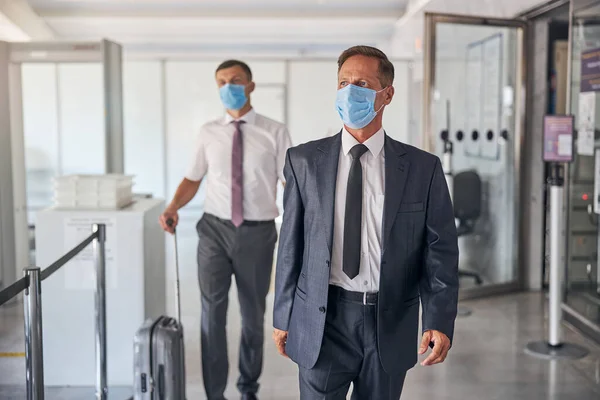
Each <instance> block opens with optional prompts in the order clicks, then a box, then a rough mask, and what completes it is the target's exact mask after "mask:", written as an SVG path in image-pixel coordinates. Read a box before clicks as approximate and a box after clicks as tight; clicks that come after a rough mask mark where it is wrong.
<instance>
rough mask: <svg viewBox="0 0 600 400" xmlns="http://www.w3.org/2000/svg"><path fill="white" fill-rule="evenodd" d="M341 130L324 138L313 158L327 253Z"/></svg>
mask: <svg viewBox="0 0 600 400" xmlns="http://www.w3.org/2000/svg"><path fill="white" fill-rule="evenodd" d="M341 138H342V137H341V132H340V133H338V134H337V135H335V136H333V137H331V138H330V139H329V140H326V141H324V142H323V144H321V146H319V148H318V152H319V154H318V155H317V158H316V160H315V164H316V165H315V167H316V170H315V171H316V174H317V188H318V191H319V201H320V204H321V210H322V213H323V214H322V215H323V221H322V222H321V221H320V222H319V223H322V225H323V233H324V234H325V238H326V240H327V247H328V248H329V254H331V248H332V241H333V217H334V210H335V188H336V183H337V170H338V161H339V155H340V148H341V146H342V139H341Z"/></svg>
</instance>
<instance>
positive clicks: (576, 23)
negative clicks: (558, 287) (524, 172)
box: [566, 1, 600, 325]
mask: <svg viewBox="0 0 600 400" xmlns="http://www.w3.org/2000/svg"><path fill="white" fill-rule="evenodd" d="M571 36H572V52H571V87H570V89H571V103H570V105H571V107H570V112H571V113H572V114H573V115H575V121H576V125H577V134H578V137H579V138H583V137H585V136H587V135H586V133H587V132H589V134H590V135H591V138H592V141H593V142H592V143H593V145H592V146H578V148H577V151H576V152H575V159H574V162H573V163H572V164H571V166H570V169H569V178H570V179H569V190H568V196H569V197H568V200H569V202H568V204H569V208H568V218H567V220H568V232H567V287H566V288H567V297H566V303H567V305H568V306H569V307H570V308H571V309H573V310H575V311H576V313H578V314H579V315H580V316H583V318H585V319H586V320H588V321H593V322H594V323H595V324H596V325H599V324H600V263H598V254H599V250H600V240H599V239H600V236H599V234H598V229H599V226H600V224H599V215H598V213H600V207H598V204H597V203H599V202H600V180H599V178H600V176H599V175H598V172H599V171H600V96H599V94H598V90H599V89H597V88H594V87H593V79H594V76H593V75H594V73H595V72H594V69H595V68H596V69H597V67H594V62H595V61H594V60H597V59H598V54H597V52H599V51H600V2H599V1H596V2H590V1H588V2H586V3H585V4H581V2H575V4H574V18H573V22H572V25H571ZM582 63H583V64H585V65H582ZM583 70H585V72H583V73H582V71H583ZM582 144H583V142H582ZM588 147H589V148H588Z"/></svg>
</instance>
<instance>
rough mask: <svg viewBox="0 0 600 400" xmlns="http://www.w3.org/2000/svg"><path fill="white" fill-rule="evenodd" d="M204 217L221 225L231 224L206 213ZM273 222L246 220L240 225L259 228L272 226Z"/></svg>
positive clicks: (228, 220) (226, 220) (229, 221)
mask: <svg viewBox="0 0 600 400" xmlns="http://www.w3.org/2000/svg"><path fill="white" fill-rule="evenodd" d="M204 215H205V216H206V217H209V218H212V219H214V220H216V221H219V222H221V223H223V224H233V223H232V222H231V220H230V219H223V218H219V217H217V216H215V215H212V214H208V213H206V214H204ZM274 222H275V220H272V219H270V220H267V221H248V220H244V222H243V223H242V225H244V226H259V225H268V224H272V223H274Z"/></svg>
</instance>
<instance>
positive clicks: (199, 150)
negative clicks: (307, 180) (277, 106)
mask: <svg viewBox="0 0 600 400" xmlns="http://www.w3.org/2000/svg"><path fill="white" fill-rule="evenodd" d="M240 120H242V121H244V123H243V124H241V125H240V129H241V130H242V138H243V139H242V140H243V159H244V161H243V169H244V173H243V179H244V189H243V190H244V194H243V197H244V219H245V220H248V221H268V220H272V219H275V218H277V216H278V215H279V210H278V208H277V203H276V200H277V182H278V180H281V181H282V182H283V181H284V176H283V167H284V164H285V155H286V151H287V149H288V148H289V147H290V146H291V139H290V135H289V133H288V130H287V128H286V127H285V125H283V124H281V123H279V122H276V121H273V120H271V119H269V118H267V117H264V116H262V115H260V114H257V113H256V112H255V111H254V110H251V111H250V112H248V113H247V114H245V115H244V116H243V117H242V118H240ZM233 121H234V119H233V118H232V117H231V116H230V115H229V114H227V115H226V116H225V117H223V118H219V119H218V120H215V121H212V122H209V123H207V124H206V125H204V126H203V127H202V128H201V129H200V133H199V135H198V141H197V144H196V148H195V150H194V157H193V160H192V162H191V165H190V167H189V169H188V172H187V174H186V175H185V177H186V178H187V179H189V180H191V181H196V182H197V181H199V180H201V179H203V178H205V179H206V185H207V186H206V200H205V205H204V211H205V212H207V213H209V214H212V215H215V216H217V217H219V218H223V219H227V220H229V219H231V152H232V147H233V135H234V133H235V124H233V123H232V122H233Z"/></svg>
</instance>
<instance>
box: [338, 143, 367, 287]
mask: <svg viewBox="0 0 600 400" xmlns="http://www.w3.org/2000/svg"><path fill="white" fill-rule="evenodd" d="M367 150H368V149H367V146H365V145H364V144H357V145H355V146H354V147H353V148H352V149H351V150H350V155H351V156H352V165H351V166H350V173H349V174H348V190H347V192H346V214H345V216H344V258H343V270H344V272H345V273H346V275H348V277H349V278H350V279H354V278H355V277H356V275H358V271H359V269H360V234H361V222H362V198H363V187H362V181H363V179H362V165H361V164H360V158H361V157H362V155H363V154H365V152H366V151H367Z"/></svg>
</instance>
